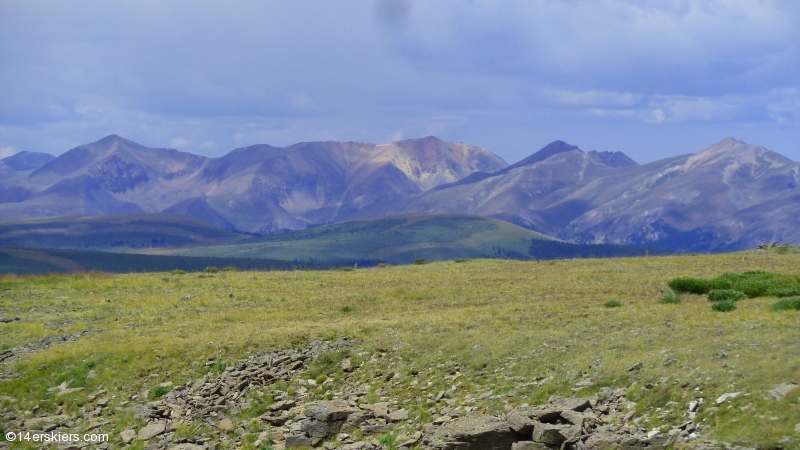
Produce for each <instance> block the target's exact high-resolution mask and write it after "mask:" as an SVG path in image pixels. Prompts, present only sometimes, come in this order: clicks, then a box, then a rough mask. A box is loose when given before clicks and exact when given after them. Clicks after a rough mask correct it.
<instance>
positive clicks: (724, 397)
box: [717, 392, 741, 405]
mask: <svg viewBox="0 0 800 450" xmlns="http://www.w3.org/2000/svg"><path fill="white" fill-rule="evenodd" d="M739 394H741V392H727V393H725V394H722V395H720V396H719V398H717V405H721V404H723V403H725V402H726V401H728V400H730V399H732V398H736V397H738V396H739Z"/></svg>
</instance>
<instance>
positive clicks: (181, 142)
mask: <svg viewBox="0 0 800 450" xmlns="http://www.w3.org/2000/svg"><path fill="white" fill-rule="evenodd" d="M191 143H192V142H191V141H189V140H188V139H185V138H182V137H175V138H172V139H170V141H169V146H170V147H172V148H183V147H186V146H187V145H189V144H191Z"/></svg>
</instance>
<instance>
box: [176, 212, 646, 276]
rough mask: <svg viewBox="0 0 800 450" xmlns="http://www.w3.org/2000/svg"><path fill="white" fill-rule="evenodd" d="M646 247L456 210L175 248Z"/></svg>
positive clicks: (346, 257) (532, 253)
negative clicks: (558, 235) (587, 240)
mask: <svg viewBox="0 0 800 450" xmlns="http://www.w3.org/2000/svg"><path fill="white" fill-rule="evenodd" d="M646 251H647V249H645V248H634V247H621V246H614V245H576V244H571V243H567V242H561V241H559V240H556V239H553V238H551V237H548V236H545V235H543V234H540V233H536V232H533V231H530V230H527V229H524V228H521V227H518V226H516V225H512V224H509V223H507V222H503V221H500V220H496V219H490V218H485V217H475V216H465V215H456V214H448V215H445V214H441V215H410V216H392V217H386V218H379V219H369V220H361V221H354V222H345V223H340V224H334V225H327V226H324V227H318V228H312V229H309V230H302V231H293V232H289V233H282V234H277V235H273V236H264V237H260V238H256V239H255V240H254V241H253V242H249V243H246V244H237V245H222V246H213V247H197V248H192V249H186V250H176V251H175V252H174V253H175V254H182V255H187V256H205V257H207V256H225V257H234V258H270V259H277V260H289V261H320V262H340V261H341V262H344V261H355V260H358V259H366V260H374V261H385V262H390V263H394V264H409V263H412V262H414V260H415V259H417V258H425V259H426V260H430V261H437V260H439V261H441V260H447V259H455V258H498V257H499V258H511V259H523V260H524V259H554V258H572V257H589V256H594V257H601V256H632V255H643V254H645V252H646Z"/></svg>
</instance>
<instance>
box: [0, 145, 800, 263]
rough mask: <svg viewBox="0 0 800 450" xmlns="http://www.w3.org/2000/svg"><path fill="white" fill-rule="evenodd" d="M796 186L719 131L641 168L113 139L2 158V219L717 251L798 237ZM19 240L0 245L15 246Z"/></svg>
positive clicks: (431, 148) (395, 149)
mask: <svg viewBox="0 0 800 450" xmlns="http://www.w3.org/2000/svg"><path fill="white" fill-rule="evenodd" d="M799 184H800V165H798V163H796V162H793V161H791V160H789V159H788V158H785V157H783V156H782V155H779V154H777V153H775V152H772V151H770V150H767V149H765V148H763V147H759V146H754V145H749V144H746V143H744V142H741V141H737V140H735V139H732V138H727V139H724V140H722V141H720V142H718V143H716V144H714V145H712V146H711V147H709V148H707V149H705V150H703V151H701V152H700V153H697V154H687V155H684V156H677V157H671V158H667V159H663V160H659V161H655V162H652V163H649V164H644V165H639V164H637V163H636V162H635V161H633V160H632V159H630V158H629V157H628V156H626V155H625V154H623V153H620V152H584V151H582V150H581V149H579V148H577V147H575V146H572V145H569V144H567V143H564V142H561V141H555V142H553V143H552V144H549V145H548V146H546V147H544V148H543V149H541V150H539V151H537V152H534V153H533V154H532V155H531V156H529V157H528V158H525V159H523V160H522V161H519V162H517V163H515V164H512V165H509V164H508V163H506V162H505V161H503V160H502V158H500V157H498V156H496V155H494V154H492V153H491V152H489V151H488V150H485V149H482V148H479V147H475V146H471V145H468V144H463V143H450V142H445V141H442V140H440V139H437V138H435V137H431V136H429V137H425V138H420V139H410V140H405V141H399V142H394V143H389V144H383V145H375V144H365V143H355V142H310V143H300V144H295V145H292V146H289V147H271V146H268V145H254V146H250V147H245V148H240V149H236V150H234V151H232V152H230V153H228V154H227V155H224V156H222V157H219V158H206V157H202V156H197V155H193V154H190V153H185V152H180V151H177V150H171V149H153V148H146V147H143V146H140V145H138V144H136V143H134V142H132V141H129V140H126V139H124V138H121V137H118V136H113V135H112V136H108V137H106V138H104V139H101V140H100V141H98V142H95V143H92V144H87V145H82V146H79V147H76V148H74V149H72V150H69V151H67V152H66V153H64V154H62V155H60V156H58V157H53V156H52V155H47V154H42V153H24V152H23V153H19V154H17V155H13V156H11V157H8V158H5V159H2V160H0V220H3V221H12V220H15V221H19V220H23V219H33V218H46V217H61V216H85V215H107V214H142V213H165V214H173V215H180V216H190V217H193V218H196V219H199V220H200V221H202V222H204V223H206V224H210V225H213V226H214V227H217V228H221V229H224V230H228V231H230V232H244V233H250V234H256V235H273V234H275V233H280V232H284V231H289V230H304V229H307V228H313V227H318V226H320V225H328V224H336V223H342V222H347V221H353V220H363V219H371V218H380V217H385V216H396V215H408V214H412V215H419V214H467V215H471V216H481V217H488V218H494V219H500V220H503V221H506V222H509V223H512V224H515V225H519V226H521V227H524V228H527V229H529V230H532V231H535V232H539V233H542V234H544V235H546V236H551V237H556V238H558V239H561V240H565V241H569V242H574V243H582V244H585V243H592V244H622V245H647V246H651V247H659V248H663V249H667V250H672V251H679V250H683V251H728V250H738V249H744V248H749V247H753V246H755V245H757V244H758V243H760V242H770V241H779V242H789V243H797V242H798V241H800V226H798V225H799V224H798V220H800V219H797V217H800V190H798V185H799ZM59 220H60V219H59ZM15 223H17V222H15ZM42 223H44V222H42ZM76 223H77V222H76ZM75 226H77V225H75ZM83 226H87V225H86V224H85V223H84V225H83ZM65 227H66V228H65V229H69V228H70V226H65ZM73 229H74V228H73ZM106 231H109V229H106ZM151 231H152V230H151ZM236 234H237V233H232V234H231V236H229V237H230V238H231V239H232V240H231V241H230V242H223V241H224V238H219V239H218V238H214V239H217V241H214V240H212V241H214V242H211V241H208V242H206V243H205V244H203V243H201V242H189V241H180V242H182V243H180V242H178V241H175V242H174V244H176V245H175V246H176V247H182V246H184V245H193V246H194V245H197V246H202V247H207V246H209V245H218V244H225V245H235V244H236V240H237V239H244V238H242V237H235V235H236ZM4 236H5V237H4ZM9 236H10V237H9ZM22 236H23V235H19V237H18V238H15V237H13V235H8V234H5V235H1V234H0V241H2V245H9V244H14V243H17V244H19V245H20V246H23V245H29V244H30V242H28V243H27V244H26V243H25V242H26V241H24V238H23V237H22ZM29 236H30V235H29ZM62 236H63V238H65V239H66V238H67V236H69V235H68V233H67V234H63V235H62ZM245 236H246V235H245ZM184 238H186V237H185V236H184V237H183V238H181V239H184ZM34 239H35V238H34ZM220 239H221V240H220ZM190 241H191V239H190ZM92 242H95V243H96V242H97V240H96V239H93V240H92Z"/></svg>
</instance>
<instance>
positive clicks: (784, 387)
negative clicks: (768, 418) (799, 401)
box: [767, 382, 797, 400]
mask: <svg viewBox="0 0 800 450" xmlns="http://www.w3.org/2000/svg"><path fill="white" fill-rule="evenodd" d="M796 387H797V383H795V382H790V383H781V384H779V385H777V386H775V388H773V389H770V390H769V391H767V394H768V395H769V396H770V397H772V398H774V399H775V400H783V398H784V397H786V396H787V395H789V393H790V392H792V391H793V390H794V389H795V388H796Z"/></svg>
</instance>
